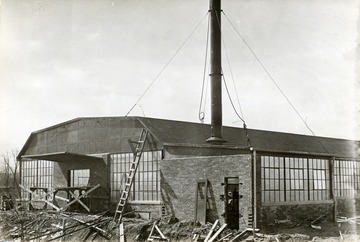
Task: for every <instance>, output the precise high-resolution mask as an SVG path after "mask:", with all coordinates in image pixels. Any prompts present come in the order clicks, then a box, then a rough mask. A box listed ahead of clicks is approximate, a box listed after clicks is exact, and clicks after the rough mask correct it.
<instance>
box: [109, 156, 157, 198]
mask: <svg viewBox="0 0 360 242" xmlns="http://www.w3.org/2000/svg"><path fill="white" fill-rule="evenodd" d="M161 154H162V153H161V151H148V152H143V153H142V156H141V159H140V162H139V166H138V169H137V172H136V174H135V177H134V182H133V186H132V189H131V194H130V196H129V199H130V200H132V201H159V200H160V197H159V191H160V170H159V161H160V160H161ZM133 159H134V156H133V154H132V153H122V154H112V155H111V168H110V169H111V170H110V173H111V176H110V182H111V200H112V201H113V202H116V201H118V199H119V198H120V195H121V192H122V190H123V188H124V185H125V181H126V178H127V175H128V173H129V170H130V165H131V162H133Z"/></svg>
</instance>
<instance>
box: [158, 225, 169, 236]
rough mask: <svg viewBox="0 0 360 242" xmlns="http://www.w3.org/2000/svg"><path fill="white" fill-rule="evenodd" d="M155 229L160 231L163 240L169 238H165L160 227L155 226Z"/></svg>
mask: <svg viewBox="0 0 360 242" xmlns="http://www.w3.org/2000/svg"><path fill="white" fill-rule="evenodd" d="M155 229H156V230H157V231H158V233H159V234H160V236H161V238H162V239H167V238H166V237H165V235H164V234H163V233H162V232H161V230H160V229H159V227H158V226H157V225H155Z"/></svg>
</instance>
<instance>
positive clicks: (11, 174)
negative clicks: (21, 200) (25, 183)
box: [0, 150, 20, 196]
mask: <svg viewBox="0 0 360 242" xmlns="http://www.w3.org/2000/svg"><path fill="white" fill-rule="evenodd" d="M18 153H19V152H18V151H17V150H12V151H11V152H6V153H5V154H2V155H1V156H2V160H3V165H4V167H3V173H2V174H1V176H0V178H1V181H0V182H1V183H3V184H4V186H5V187H6V188H8V189H10V187H12V188H14V192H15V191H16V192H15V193H16V194H12V195H15V196H19V194H20V190H19V165H20V164H19V161H18V160H17V159H16V157H17V154H18Z"/></svg>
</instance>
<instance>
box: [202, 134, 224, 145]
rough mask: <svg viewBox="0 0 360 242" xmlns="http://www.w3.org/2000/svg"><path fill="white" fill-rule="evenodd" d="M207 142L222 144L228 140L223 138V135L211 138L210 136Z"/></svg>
mask: <svg viewBox="0 0 360 242" xmlns="http://www.w3.org/2000/svg"><path fill="white" fill-rule="evenodd" d="M206 142H207V143H210V144H214V145H222V144H223V143H225V142H226V140H224V139H223V138H221V137H215V136H211V137H210V138H208V139H207V140H206Z"/></svg>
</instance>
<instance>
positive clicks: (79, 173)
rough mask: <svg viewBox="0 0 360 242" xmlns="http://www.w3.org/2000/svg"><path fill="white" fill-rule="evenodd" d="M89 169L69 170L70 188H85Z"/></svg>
mask: <svg viewBox="0 0 360 242" xmlns="http://www.w3.org/2000/svg"><path fill="white" fill-rule="evenodd" d="M89 179H90V169H81V170H70V186H71V187H86V186H88V185H89Z"/></svg>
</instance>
